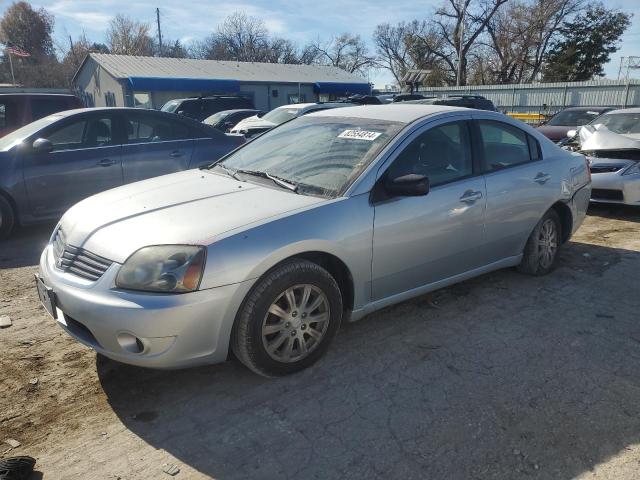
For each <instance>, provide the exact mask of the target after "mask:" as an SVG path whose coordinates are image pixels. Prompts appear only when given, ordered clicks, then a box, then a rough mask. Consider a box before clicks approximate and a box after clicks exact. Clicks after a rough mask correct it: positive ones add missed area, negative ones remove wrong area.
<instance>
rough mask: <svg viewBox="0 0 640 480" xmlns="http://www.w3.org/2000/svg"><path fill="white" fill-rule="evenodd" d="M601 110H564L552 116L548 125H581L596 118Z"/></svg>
mask: <svg viewBox="0 0 640 480" xmlns="http://www.w3.org/2000/svg"><path fill="white" fill-rule="evenodd" d="M598 115H600V112H596V111H594V110H564V111H562V112H560V113H557V114H555V115H554V116H553V117H551V120H549V121H548V122H547V125H550V126H552V127H579V126H581V125H586V124H587V123H590V122H591V121H592V120H593V119H595V118H596V117H597V116H598Z"/></svg>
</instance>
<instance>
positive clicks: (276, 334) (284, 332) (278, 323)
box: [231, 260, 342, 377]
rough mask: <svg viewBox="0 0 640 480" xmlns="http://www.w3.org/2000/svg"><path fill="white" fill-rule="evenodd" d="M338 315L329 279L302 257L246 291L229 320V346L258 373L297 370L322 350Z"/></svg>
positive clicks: (332, 281)
mask: <svg viewBox="0 0 640 480" xmlns="http://www.w3.org/2000/svg"><path fill="white" fill-rule="evenodd" d="M341 319H342V296H341V293H340V289H339V288H338V284H337V283H336V281H335V279H334V278H333V277H332V276H331V274H329V272H327V271H326V270H325V269H323V268H322V267H320V266H319V265H317V264H315V263H313V262H309V261H307V260H292V261H289V262H287V263H285V264H283V265H281V266H279V267H276V268H275V269H274V270H272V271H271V272H270V273H268V274H267V275H266V276H265V277H264V278H263V279H261V280H260V281H259V282H258V284H257V285H256V287H254V289H253V290H252V291H251V292H250V293H249V295H248V296H247V298H246V299H245V302H244V304H243V306H242V307H241V309H240V312H239V314H238V318H237V319H236V323H235V325H234V329H233V333H232V338H231V348H232V350H233V353H234V354H235V355H236V357H238V359H239V360H240V361H241V362H242V363H244V364H245V365H246V366H247V367H249V368H250V369H251V370H253V371H254V372H256V373H259V374H260V375H264V376H268V377H276V376H282V375H287V374H290V373H294V372H297V371H299V370H302V369H304V368H306V367H308V366H310V365H311V364H313V363H314V362H316V361H317V360H318V359H319V358H320V357H321V356H322V355H323V354H324V353H325V351H326V350H327V348H328V347H329V344H330V343H331V340H332V339H333V337H334V336H335V333H336V332H337V330H338V327H339V326H340V321H341Z"/></svg>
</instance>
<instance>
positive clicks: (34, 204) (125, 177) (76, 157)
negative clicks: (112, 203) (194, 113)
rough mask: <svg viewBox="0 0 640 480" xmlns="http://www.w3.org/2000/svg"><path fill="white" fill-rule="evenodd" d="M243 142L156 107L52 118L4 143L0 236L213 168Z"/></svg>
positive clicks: (1, 144)
mask: <svg viewBox="0 0 640 480" xmlns="http://www.w3.org/2000/svg"><path fill="white" fill-rule="evenodd" d="M244 142H245V140H244V138H242V137H240V136H231V135H225V134H224V133H222V132H220V131H218V130H216V129H214V128H211V127H209V126H208V125H204V124H202V123H198V122H195V121H193V120H191V119H189V118H184V117H179V116H177V115H172V114H169V113H163V112H158V111H154V110H141V109H134V108H87V109H79V110H69V111H66V112H61V113H56V114H53V115H49V116H47V117H45V118H42V119H40V120H37V121H35V122H33V123H30V124H29V125H26V126H24V127H22V128H20V129H18V130H15V131H14V132H12V133H10V134H9V135H6V136H4V137H2V138H0V238H2V237H6V236H8V235H9V234H10V232H11V230H12V229H13V227H14V225H15V224H16V223H19V224H22V225H25V224H32V223H39V222H47V221H54V220H57V219H58V218H60V216H61V215H62V214H63V213H64V211H65V210H67V209H68V208H69V207H71V206H72V205H73V204H75V203H77V202H79V201H80V200H82V199H84V198H86V197H89V196H90V195H93V194H95V193H98V192H101V191H103V190H108V189H110V188H114V187H118V186H120V185H124V184H126V183H131V182H135V181H138V180H143V179H146V178H150V177H156V176H159V175H164V174H167V173H173V172H178V171H181V170H186V169H188V168H194V167H198V166H202V165H207V164H210V163H212V162H214V161H215V160H217V159H219V158H220V157H222V156H223V155H225V154H226V153H228V152H230V151H231V150H233V149H234V148H236V147H237V146H239V145H241V144H242V143H244Z"/></svg>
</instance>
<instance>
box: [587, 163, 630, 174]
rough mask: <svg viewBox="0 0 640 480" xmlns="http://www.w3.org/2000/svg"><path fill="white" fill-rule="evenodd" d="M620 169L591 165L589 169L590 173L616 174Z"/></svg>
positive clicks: (610, 166)
mask: <svg viewBox="0 0 640 480" xmlns="http://www.w3.org/2000/svg"><path fill="white" fill-rule="evenodd" d="M621 168H622V167H616V166H612V165H609V166H605V165H592V166H591V167H590V169H591V173H613V172H617V171H618V170H620V169H621Z"/></svg>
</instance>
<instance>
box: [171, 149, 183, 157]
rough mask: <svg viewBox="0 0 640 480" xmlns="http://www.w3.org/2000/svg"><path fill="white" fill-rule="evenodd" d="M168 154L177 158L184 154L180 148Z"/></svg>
mask: <svg viewBox="0 0 640 480" xmlns="http://www.w3.org/2000/svg"><path fill="white" fill-rule="evenodd" d="M169 155H170V156H171V158H178V157H181V156H182V155H184V153H182V152H181V151H180V150H174V151H173V152H171V153H170V154H169Z"/></svg>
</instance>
